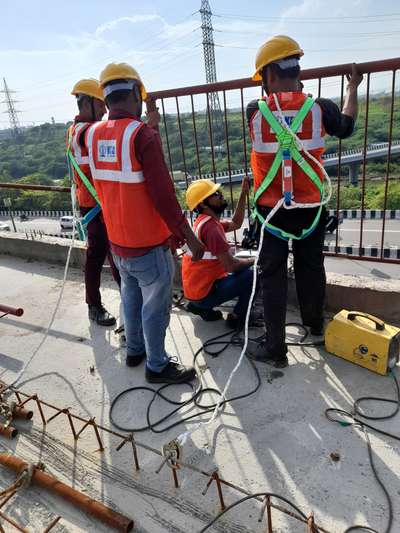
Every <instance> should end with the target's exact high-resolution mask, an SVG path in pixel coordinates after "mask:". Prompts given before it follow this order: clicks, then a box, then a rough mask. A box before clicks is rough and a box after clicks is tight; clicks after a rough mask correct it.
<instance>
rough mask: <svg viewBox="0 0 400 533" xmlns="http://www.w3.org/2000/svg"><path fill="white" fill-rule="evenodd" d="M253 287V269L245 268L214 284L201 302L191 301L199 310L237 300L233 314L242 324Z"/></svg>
mask: <svg viewBox="0 0 400 533" xmlns="http://www.w3.org/2000/svg"><path fill="white" fill-rule="evenodd" d="M252 285H253V269H252V268H250V267H249V268H245V269H244V270H241V271H240V272H234V273H232V274H228V275H227V276H226V277H225V278H221V279H219V280H217V281H216V282H215V283H214V286H213V288H212V289H211V291H210V292H209V293H208V294H207V296H206V297H205V298H203V299H202V300H196V301H193V302H192V303H193V305H196V306H197V307H200V309H212V308H213V307H217V306H218V305H221V304H223V303H224V302H228V301H229V300H233V299H235V298H237V299H238V301H237V303H236V305H235V307H234V309H233V312H234V313H235V315H236V316H237V317H238V318H239V321H242V322H244V321H245V318H246V312H247V307H248V305H249V300H250V294H251V287H252Z"/></svg>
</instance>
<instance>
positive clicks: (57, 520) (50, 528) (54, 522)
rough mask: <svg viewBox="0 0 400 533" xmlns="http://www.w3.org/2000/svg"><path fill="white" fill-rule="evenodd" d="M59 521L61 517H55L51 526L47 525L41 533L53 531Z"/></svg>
mask: <svg viewBox="0 0 400 533" xmlns="http://www.w3.org/2000/svg"><path fill="white" fill-rule="evenodd" d="M60 520H61V516H57V517H56V518H55V519H54V520H53V521H52V522H51V524H49V525H48V526H47V527H46V529H45V530H44V531H43V533H49V531H51V530H52V529H53V527H54V526H55V525H56V524H58V522H59V521H60Z"/></svg>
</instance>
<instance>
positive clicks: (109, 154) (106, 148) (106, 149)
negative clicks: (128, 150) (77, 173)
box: [97, 139, 117, 163]
mask: <svg viewBox="0 0 400 533" xmlns="http://www.w3.org/2000/svg"><path fill="white" fill-rule="evenodd" d="M97 158H98V160H99V161H103V162H105V163H113V162H115V161H117V141H116V140H115V139H112V140H108V141H105V140H99V142H98V144H97Z"/></svg>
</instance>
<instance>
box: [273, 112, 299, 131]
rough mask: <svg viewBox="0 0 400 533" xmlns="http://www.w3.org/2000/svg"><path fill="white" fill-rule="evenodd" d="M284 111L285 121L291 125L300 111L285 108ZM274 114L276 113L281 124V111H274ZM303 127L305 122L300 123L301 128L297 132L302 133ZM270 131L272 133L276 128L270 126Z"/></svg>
mask: <svg viewBox="0 0 400 533" xmlns="http://www.w3.org/2000/svg"><path fill="white" fill-rule="evenodd" d="M283 113H284V118H285V122H286V124H287V125H288V126H289V127H290V126H291V125H292V122H293V119H294V117H295V116H296V115H297V113H298V111H287V110H284V111H283ZM273 114H274V115H275V118H276V119H277V120H278V122H279V123H280V124H282V118H281V116H280V114H279V112H278V111H273ZM302 127H303V123H302V124H301V125H300V128H299V129H298V130H297V133H301V131H302ZM269 132H270V133H274V130H273V129H272V128H270V130H269Z"/></svg>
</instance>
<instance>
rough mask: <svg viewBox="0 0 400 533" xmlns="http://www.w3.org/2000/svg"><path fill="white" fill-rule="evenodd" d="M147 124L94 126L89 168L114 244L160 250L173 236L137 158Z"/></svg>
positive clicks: (117, 122) (90, 133) (125, 121)
mask: <svg viewBox="0 0 400 533" xmlns="http://www.w3.org/2000/svg"><path fill="white" fill-rule="evenodd" d="M143 126H144V123H143V122H140V121H138V120H134V119H132V118H124V119H119V120H107V121H105V122H97V123H96V124H93V126H91V128H90V129H89V130H88V132H87V147H88V152H89V165H90V171H91V174H92V177H93V183H94V186H95V187H96V191H97V194H98V196H99V199H100V204H101V208H102V212H103V217H104V221H105V224H106V227H107V233H108V237H109V239H110V241H111V242H112V243H114V244H116V245H118V246H121V247H125V248H147V247H151V246H158V245H159V244H162V243H163V242H165V241H166V240H167V239H168V237H169V236H170V235H171V232H170V231H169V229H168V227H167V225H166V224H165V222H164V220H163V219H162V218H161V216H160V215H159V213H158V211H157V210H156V208H155V206H154V203H153V201H152V199H151V197H150V196H149V194H148V192H147V190H146V185H145V178H144V175H143V172H142V167H141V165H140V163H139V162H138V160H137V158H136V154H135V138H136V135H137V134H138V132H139V131H140V129H141V128H142V127H143Z"/></svg>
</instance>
